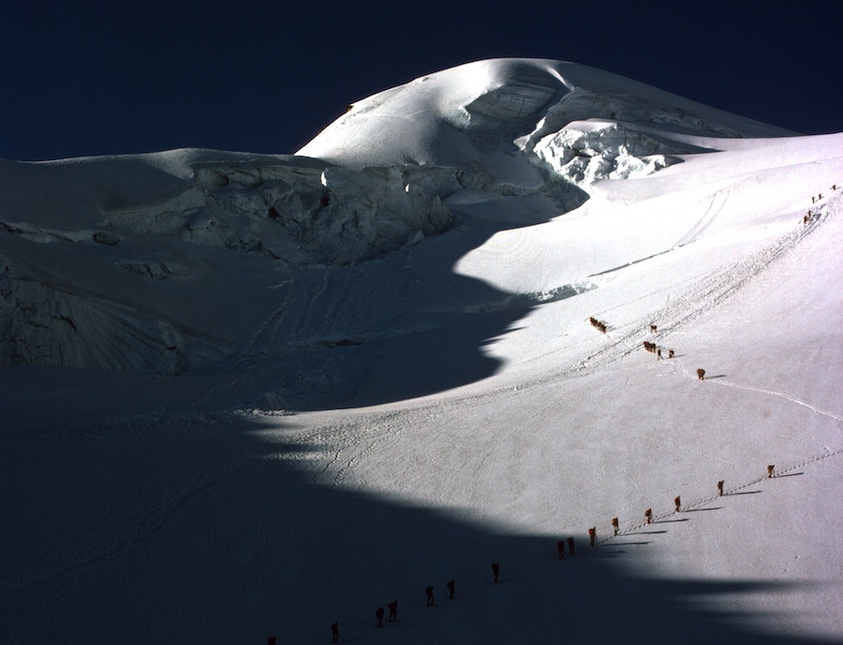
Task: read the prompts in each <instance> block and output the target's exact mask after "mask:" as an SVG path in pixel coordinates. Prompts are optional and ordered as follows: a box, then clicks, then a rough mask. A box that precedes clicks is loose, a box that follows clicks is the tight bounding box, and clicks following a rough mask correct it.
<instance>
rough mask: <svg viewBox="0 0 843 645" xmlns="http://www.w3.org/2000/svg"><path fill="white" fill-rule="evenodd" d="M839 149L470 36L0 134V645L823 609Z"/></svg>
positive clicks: (623, 625)
mask: <svg viewBox="0 0 843 645" xmlns="http://www.w3.org/2000/svg"><path fill="white" fill-rule="evenodd" d="M841 151H843V134H830V135H822V136H797V135H795V134H793V133H788V132H785V131H782V130H780V129H778V128H775V127H773V126H767V125H765V124H761V123H757V122H753V121H751V120H748V119H744V118H742V117H739V116H736V115H731V114H728V113H725V112H722V111H719V110H716V109H714V108H710V107H706V106H704V105H700V104H698V103H694V102H692V101H688V100H685V99H682V98H680V97H676V96H673V95H671V94H668V93H666V92H663V91H661V90H658V89H656V88H652V87H649V86H646V85H643V84H641V83H637V82H635V81H632V80H629V79H625V78H622V77H619V76H616V75H613V74H610V73H608V72H603V71H600V70H596V69H592V68H588V67H585V66H581V65H577V64H574V63H568V62H560V61H549V60H534V59H497V60H488V61H479V62H475V63H470V64H467V65H463V66H460V67H456V68H453V69H449V70H444V71H442V72H437V73H434V74H430V75H428V76H426V77H424V78H420V79H417V80H415V81H413V82H411V83H408V84H406V85H402V86H400V87H396V88H393V89H389V90H386V91H384V92H381V93H379V94H376V95H374V96H371V97H368V98H365V99H362V100H359V101H356V102H355V103H354V104H353V105H352V106H350V109H349V111H348V112H347V113H345V114H344V115H343V116H342V117H340V118H339V119H338V120H337V121H336V122H335V123H333V124H331V125H330V126H328V127H327V128H326V129H325V130H323V131H322V132H321V133H319V134H318V135H317V136H316V137H315V138H314V139H313V140H312V141H311V142H310V143H308V144H307V145H306V146H304V148H302V149H301V150H300V151H299V152H298V153H297V154H296V155H253V154H247V153H235V152H223V151H212V150H199V149H190V150H173V151H169V152H163V153H157V154H150V155H139V156H120V157H104V158H83V159H68V160H61V161H55V162H45V163H22V162H14V161H0V365H2V367H0V409H2V410H3V418H4V424H3V427H2V431H0V473H2V475H0V504H2V507H1V508H2V511H3V515H4V517H5V518H7V521H5V522H3V525H2V528H0V542H2V544H3V545H4V548H3V550H2V556H0V642H2V643H15V644H18V643H43V642H52V641H56V642H68V643H90V642H125V643H164V642H167V643H194V642H207V643H233V642H237V643H252V642H254V643H261V642H266V639H267V638H268V637H269V636H271V635H277V636H278V642H279V643H282V642H283V643H321V642H328V638H329V637H330V633H331V632H330V626H331V624H332V623H334V622H338V624H339V630H340V636H341V642H347V641H351V640H360V642H381V641H383V642H387V641H389V642H401V643H430V642H452V643H480V642H543V641H544V642H555V641H557V640H564V641H566V642H568V641H570V642H586V641H591V640H595V641H597V640H599V641H601V642H609V643H628V642H648V643H649V642H655V643H674V642H687V643H710V642H718V643H755V642H757V643H761V642H764V643H767V644H769V643H777V644H780V645H783V644H791V643H793V644H795V643H830V642H843V618H841V611H840V598H841V597H843V557H841V549H840V539H839V535H840V532H841V529H843V526H841V520H840V517H841V510H842V509H841V506H840V499H841V493H843V490H841V482H843V477H841V468H843V461H841V459H843V404H842V403H841V401H843V397H841V396H840V394H841V392H840V386H839V375H840V366H841V365H843V333H842V332H841V330H843V326H841V324H840V321H841V319H843V297H841V290H840V283H841V278H843V260H842V259H841V255H840V253H839V249H840V248H841V244H843V219H842V218H843V202H841V199H840V197H841V195H843V152H841ZM645 342H646V343H647V344H648V345H647V346H648V347H651V348H653V349H655V350H656V351H655V352H648V351H646V350H645V348H644V343H645ZM658 350H660V351H661V355H660V356H659V354H658V353H657V352H658ZM698 369H704V370H705V374H704V378H703V379H699V378H698V377H697V370H698ZM770 465H772V466H773V469H772V474H773V477H769V476H768V474H769V473H768V466H770ZM718 481H723V482H724V494H723V495H722V496H720V495H718V492H717V489H716V484H717V482H718ZM676 496H680V498H681V505H680V509H679V511H678V512H677V511H676V508H675V503H674V498H676ZM648 508H650V509H652V512H653V518H654V522H653V523H652V524H647V523H645V517H644V511H645V510H646V509H648ZM614 519H617V534H615V532H614V529H613V524H612V521H613V520H614ZM592 527H593V528H595V530H596V539H595V545H594V546H593V547H590V546H589V541H588V535H587V531H588V529H590V528H592ZM568 537H572V538H574V539H575V542H576V553H575V554H571V553H570V552H569V551H568V547H567V538H568ZM560 540H562V541H563V543H564V544H565V554H566V557H565V559H564V560H563V561H560V560H559V557H558V552H557V547H556V545H557V542H558V541H560ZM492 562H499V563H500V565H501V567H500V568H501V575H500V581H499V582H498V583H494V582H492V573H491V569H490V564H491V563H492ZM452 579H453V580H455V581H456V594H455V598H454V599H453V600H451V599H449V598H448V595H447V594H446V593H445V583H446V582H447V581H449V580H452ZM431 585H432V586H433V587H434V592H435V594H436V604H435V605H434V606H433V607H426V606H425V602H426V597H425V594H424V593H423V592H424V589H425V587H428V586H431ZM396 599H397V600H398V601H399V604H398V621H396V622H394V623H392V622H385V623H384V626H383V628H382V629H378V627H377V626H376V621H375V610H376V608H377V607H386V606H387V603H390V602H392V601H394V600H396Z"/></svg>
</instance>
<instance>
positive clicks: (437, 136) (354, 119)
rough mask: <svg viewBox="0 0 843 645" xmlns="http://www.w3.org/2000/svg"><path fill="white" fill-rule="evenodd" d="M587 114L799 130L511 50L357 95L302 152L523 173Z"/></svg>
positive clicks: (763, 132)
mask: <svg viewBox="0 0 843 645" xmlns="http://www.w3.org/2000/svg"><path fill="white" fill-rule="evenodd" d="M588 119H609V120H612V121H615V122H618V123H622V124H624V126H623V127H634V126H635V125H636V124H639V125H643V124H647V125H657V126H659V127H660V128H662V129H664V130H665V131H667V132H684V133H687V134H697V135H705V136H717V137H769V136H782V135H786V134H792V133H789V132H787V131H785V130H782V129H781V128H776V127H772V126H768V125H765V124H762V123H759V122H756V121H752V120H750V119H746V118H743V117H740V116H736V115H733V114H729V113H727V112H723V111H721V110H716V109H713V108H710V107H707V106H705V105H701V104H699V103H696V102H694V101H690V100H687V99H683V98H681V97H679V96H676V95H673V94H670V93H668V92H664V91H662V90H659V89H656V88H654V87H651V86H648V85H645V84H643V83H638V82H636V81H632V80H630V79H627V78H624V77H622V76H618V75H616V74H612V73H609V72H604V71H602V70H599V69H595V68H592V67H587V66H584V65H578V64H576V63H570V62H561V61H553V60H540V59H522V58H502V59H492V60H482V61H477V62H473V63H468V64H465V65H461V66H459V67H455V68H452V69H447V70H444V71H441V72H438V73H435V74H430V75H427V76H424V77H422V78H419V79H416V80H414V81H412V82H410V83H407V84H406V85H401V86H399V87H395V88H392V89H389V90H386V91H384V92H381V93H379V94H376V95H374V96H371V97H369V98H366V99H363V100H360V101H357V102H355V103H354V104H353V105H350V106H349V110H348V111H347V112H346V113H345V114H344V115H343V116H341V117H340V118H339V119H337V120H336V121H335V122H334V123H332V124H331V125H329V126H328V127H327V128H326V129H325V130H323V131H322V132H321V133H320V134H319V135H318V136H316V137H315V138H314V139H313V140H312V141H310V142H309V143H308V144H307V145H305V146H304V147H303V148H302V149H301V150H299V151H298V153H297V154H300V155H307V156H311V157H318V158H320V159H324V160H326V161H330V162H331V163H335V164H339V165H344V166H367V165H384V164H402V163H415V164H430V165H455V166H461V167H480V168H482V169H483V170H486V171H490V172H493V174H496V175H504V174H505V173H506V171H507V170H508V171H509V172H510V173H515V174H516V176H518V171H519V170H520V171H522V172H526V170H525V169H524V166H523V165H518V164H517V163H516V161H514V159H518V158H519V155H518V154H517V152H518V151H522V152H525V153H529V152H531V151H532V150H533V149H534V148H535V147H536V145H538V143H539V142H540V141H541V140H542V139H544V138H545V137H548V136H551V135H555V134H557V133H559V132H560V131H561V130H563V128H565V127H566V126H567V125H568V124H570V123H573V122H576V121H583V120H588ZM510 179H512V178H511V177H510Z"/></svg>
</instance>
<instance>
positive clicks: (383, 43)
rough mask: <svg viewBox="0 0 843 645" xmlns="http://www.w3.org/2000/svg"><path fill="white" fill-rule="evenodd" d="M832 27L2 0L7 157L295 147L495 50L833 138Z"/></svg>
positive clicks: (822, 23) (818, 13)
mask: <svg viewBox="0 0 843 645" xmlns="http://www.w3.org/2000/svg"><path fill="white" fill-rule="evenodd" d="M616 5H617V6H618V7H620V8H616ZM676 6H679V7H680V8H675V7H676ZM667 7H670V8H667ZM841 28H843V3H837V2H810V1H805V2H800V3H771V2H755V1H749V2H747V1H740V2H739V1H733V2H728V3H726V2H723V3H720V2H707V3H652V2H651V3H609V2H605V3H590V2H577V3H569V2H565V1H563V0H557V1H555V2H543V1H536V2H508V3H504V4H501V3H471V2H459V1H457V2H418V1H417V2H415V3H408V2H391V3H380V2H378V3H365V2H356V3H355V2H342V3H338V2H332V1H330V0H324V1H323V2H319V3H311V2H306V1H304V2H302V1H301V0H297V2H286V1H284V0H277V1H276V2H272V3H235V2H231V1H229V2H222V1H220V0H207V1H206V2H198V1H195V0H189V1H186V2H179V1H178V0H169V1H166V2H165V1H162V0H137V1H136V2H132V3H120V2H117V3H102V2H100V0H97V1H96V2H92V1H91V0H78V1H76V2H64V1H59V0H29V1H27V2H14V3H12V2H8V3H2V5H0V56H2V59H3V61H4V64H3V65H2V66H0V158H6V159H18V160H42V159H56V158H63V157H74V156H83V155H101V154H124V153H136V152H153V151H158V150H167V149H171V148H180V147H188V146H195V147H202V148H217V149H224V150H237V151H249V152H267V153H292V152H295V151H296V150H297V149H298V148H299V147H301V146H302V145H304V144H305V143H306V142H307V141H308V140H310V139H311V138H312V137H313V136H315V135H316V134H317V133H318V131H319V130H320V129H321V128H322V127H324V126H325V125H327V124H328V123H330V122H331V121H332V120H333V119H334V118H336V117H337V116H338V115H339V114H341V113H342V111H343V109H344V108H345V106H346V105H347V104H349V103H351V102H353V101H355V100H357V99H360V98H363V97H365V96H369V95H371V94H374V93H375V92H378V91H380V90H383V89H386V88H388V87H392V86H395V85H398V84H401V83H405V82H408V81H410V80H412V79H414V78H416V77H419V76H422V75H424V74H427V73H430V72H433V71H438V70H441V69H445V68H447V67H452V66H455V65H459V64H461V63H465V62H470V61H473V60H478V59H482V58H492V57H500V56H524V57H538V58H554V59H559V60H569V61H573V62H577V63H582V64H585V65H591V66H594V67H599V68H601V69H605V70H607V71H611V72H615V73H617V74H621V75H623V76H627V77H629V78H632V79H635V80H637V81H642V82H645V83H649V84H651V85H654V86H656V87H659V88H661V89H664V90H667V91H670V92H673V93H675V94H679V95H681V96H684V97H686V98H690V99H693V100H696V101H700V102H702V103H705V104H707V105H711V106H713V107H717V108H720V109H723V110H727V111H730V112H734V113H737V114H741V115H743V116H746V117H750V118H754V119H758V120H760V121H764V122H767V123H770V124H773V125H778V126H781V127H784V128H788V129H791V130H795V131H797V132H802V133H824V132H839V131H843V110H841V93H842V92H841V80H840V74H841V73H843V49H842V48H841V41H840V37H839V34H840V33H841Z"/></svg>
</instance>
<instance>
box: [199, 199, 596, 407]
mask: <svg viewBox="0 0 843 645" xmlns="http://www.w3.org/2000/svg"><path fill="white" fill-rule="evenodd" d="M565 191H566V192H564V193H560V195H559V196H557V197H555V198H553V199H551V198H550V197H549V196H547V195H541V196H537V195H533V196H526V197H501V196H495V195H489V196H488V199H489V200H490V201H489V203H488V204H482V203H481V204H470V205H465V206H463V207H455V208H454V212H455V213H456V220H455V224H454V228H453V229H452V230H450V231H448V232H446V233H444V234H442V235H440V236H438V237H435V238H431V239H429V240H426V241H424V242H422V243H421V244H419V245H417V246H415V247H412V248H407V249H403V250H402V251H400V252H396V253H393V254H391V255H389V256H387V257H384V258H381V259H378V260H370V261H368V262H363V263H361V264H359V265H357V266H349V267H342V268H326V267H309V268H302V269H298V270H296V271H295V272H293V274H292V275H291V276H290V279H289V284H288V285H287V286H286V287H285V289H286V290H287V291H286V294H285V299H286V302H287V303H294V304H292V305H290V306H288V307H287V308H286V309H285V310H284V311H283V312H282V313H281V314H279V318H278V320H274V321H272V322H271V323H270V324H268V325H266V326H265V332H264V334H263V335H262V336H259V337H257V338H256V340H255V342H254V344H253V345H254V346H253V347H251V348H250V350H249V352H247V353H244V354H240V355H237V356H235V357H234V358H233V359H232V360H230V361H229V362H228V363H227V364H226V365H223V366H220V367H217V368H213V369H211V370H208V371H206V372H201V373H197V372H194V373H192V374H186V375H185V376H183V377H182V378H185V379H189V378H191V377H193V376H197V375H198V376H204V375H205V374H209V373H210V374H213V375H214V376H217V375H219V376H220V378H226V377H227V376H230V377H231V378H236V379H237V380H238V382H239V383H240V384H241V385H242V386H243V388H244V391H245V390H247V389H248V388H247V386H248V387H251V388H253V389H254V391H255V392H257V393H258V394H261V393H267V394H268V395H269V399H268V401H269V402H268V404H269V405H270V407H271V406H272V405H273V402H274V406H275V407H278V408H285V409H294V410H313V409H336V408H343V407H360V406H369V405H378V404H383V403H388V402H394V401H401V400H407V399H411V398H416V397H419V396H424V395H429V394H434V393H437V392H443V391H446V390H449V389H452V388H455V387H458V386H461V385H465V384H468V383H472V382H476V381H479V380H482V379H484V378H487V377H489V376H491V375H493V374H494V373H495V372H496V371H497V370H498V369H499V368H500V366H501V364H500V361H499V360H497V359H495V358H493V357H490V356H489V355H488V353H487V352H486V351H485V349H486V346H487V345H489V344H490V343H493V342H494V341H495V339H497V338H499V337H501V336H502V335H505V334H506V333H508V332H509V331H511V330H512V329H513V328H515V327H517V326H518V324H519V323H518V321H520V320H521V319H523V318H524V317H525V316H526V315H527V314H528V313H529V312H530V310H531V309H532V308H534V307H536V306H538V305H539V302H540V301H541V302H548V301H551V300H561V299H564V298H568V297H573V296H576V295H577V293H578V291H577V290H576V289H575V288H574V287H573V286H571V285H554V288H553V290H552V292H551V293H543V294H541V296H539V295H538V294H514V293H508V292H504V291H501V290H499V289H496V288H495V287H493V286H491V285H490V284H489V283H487V282H485V281H483V280H480V279H476V278H473V277H467V276H464V275H460V274H458V273H457V272H456V271H455V269H454V267H455V265H456V264H457V262H458V261H459V260H460V259H461V258H463V257H464V256H465V255H466V254H468V253H469V252H471V251H472V250H474V249H477V248H478V247H480V246H481V245H483V244H484V243H485V242H486V241H487V240H488V239H489V238H490V237H492V236H493V235H495V234H496V233H499V232H501V231H505V230H510V229H514V228H521V227H528V226H533V225H536V224H540V223H542V222H546V221H548V220H549V219H550V218H552V217H554V216H556V215H559V214H560V213H561V212H563V211H564V208H565V207H564V206H563V204H565V203H567V204H568V207H569V208H570V207H573V206H574V205H576V204H579V203H582V202H583V201H584V200H585V199H586V195H585V193H582V192H581V191H578V189H573V188H566V189H565ZM486 211H491V212H492V215H491V216H490V215H488V213H487V212H486ZM507 211H509V213H510V214H509V215H505V216H502V214H505V213H506V212H507ZM513 214H515V215H513ZM537 252H541V250H540V249H537ZM501 257H504V256H501ZM293 310H295V311H296V313H295V314H293V313H291V312H292V311H293ZM258 403H261V402H260V401H259V402H258Z"/></svg>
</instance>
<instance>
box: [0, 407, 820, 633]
mask: <svg viewBox="0 0 843 645" xmlns="http://www.w3.org/2000/svg"><path fill="white" fill-rule="evenodd" d="M274 421H275V429H274V431H273V432H272V433H271V434H266V431H267V430H268V428H267V427H266V426H265V425H264V424H262V423H261V422H257V421H254V420H251V419H249V418H238V417H236V416H232V415H228V416H215V415H213V414H206V415H188V416H182V417H179V416H171V417H164V418H160V419H156V418H154V417H149V416H147V417H137V418H133V419H132V418H125V419H124V420H117V421H109V422H104V421H96V420H92V421H90V422H76V423H73V424H70V425H68V424H61V425H60V426H54V427H50V428H46V427H45V428H42V429H40V430H38V429H32V431H30V432H27V433H25V434H24V433H6V434H3V435H2V436H0V441H2V444H0V448H2V449H1V450H0V459H2V464H0V466H2V469H0V473H2V475H0V482H2V493H3V498H2V499H3V500H4V501H3V509H2V512H3V517H4V518H5V519H4V523H3V524H4V526H3V529H2V531H3V536H2V537H3V544H4V548H3V549H2V556H0V558H2V560H0V572H2V581H1V582H0V617H1V618H0V642H3V643H9V644H24V643H46V642H61V643H79V644H83V643H126V644H132V643H137V644H139V645H140V644H144V645H147V644H149V643H174V644H178V643H205V644H209V645H210V644H214V643H226V644H229V643H243V644H248V643H258V644H262V643H265V642H266V638H267V637H268V636H270V635H277V636H278V642H279V643H285V644H286V643H325V642H329V638H330V624H331V623H332V622H334V621H338V623H339V626H340V633H341V635H342V638H343V640H342V642H349V641H352V640H354V641H355V642H361V643H366V642H372V643H374V642H394V643H425V642H437V641H433V640H431V639H432V638H435V637H437V636H438V638H439V639H440V640H439V641H438V642H449V643H490V642H525V643H536V642H598V641H599V642H608V643H630V642H633V643H637V642H641V643H676V642H683V643H700V644H703V643H705V644H708V643H727V644H730V643H734V644H738V643H742V644H743V643H762V642H763V643H765V644H767V645H770V644H775V645H785V644H793V645H796V643H811V642H820V641H812V640H810V639H807V638H800V637H791V636H786V635H783V634H780V633H778V634H777V633H766V632H764V633H762V632H759V631H754V630H753V629H752V628H751V627H750V624H751V620H752V619H753V616H742V615H740V614H737V613H734V612H730V611H727V610H725V609H718V608H717V607H723V606H724V603H723V601H724V600H728V599H730V598H739V597H740V596H741V595H743V594H758V593H768V592H769V593H782V592H788V591H789V592H797V591H799V589H797V588H793V589H788V588H787V587H784V586H782V585H781V584H778V583H776V582H773V581H770V582H757V581H754V582H750V581H741V580H729V581H710V580H707V581H703V580H676V579H666V578H660V577H658V576H644V575H642V574H641V573H638V572H637V571H640V569H639V568H636V566H635V563H636V557H637V556H636V554H638V553H641V549H658V548H659V545H658V542H659V539H660V538H659V537H658V536H654V537H653V540H652V542H653V544H646V545H640V544H637V543H636V542H635V541H633V542H630V540H629V539H628V538H625V537H624V536H620V537H619V538H618V540H617V544H615V545H612V544H611V541H610V542H608V543H606V544H605V546H604V547H602V548H594V549H589V548H588V547H587V538H585V536H583V535H577V536H575V537H576V538H577V541H578V551H577V554H576V555H575V556H574V557H570V556H569V557H567V558H566V559H565V561H563V562H560V561H558V560H557V556H556V549H555V541H554V539H552V538H548V537H547V536H531V535H509V534H505V533H502V532H500V531H496V530H493V529H489V528H484V527H483V526H482V525H479V524H476V523H471V522H469V521H466V520H465V519H464V518H461V517H459V516H457V515H455V514H454V512H450V513H445V512H443V511H440V510H437V509H431V508H415V507H412V506H410V505H407V504H405V503H402V502H401V501H399V500H395V499H385V498H383V497H379V496H376V495H373V494H370V493H365V492H354V491H350V490H343V489H340V488H333V487H326V486H324V485H322V484H321V483H320V480H319V477H318V476H317V475H316V473H318V472H319V471H320V470H321V469H322V468H323V467H324V464H325V463H327V461H329V460H330V458H331V456H330V455H322V456H321V457H320V459H317V460H316V461H314V462H313V468H302V467H299V466H296V465H295V464H296V462H297V461H298V463H301V464H306V463H308V462H307V459H308V458H310V457H317V456H319V454H320V450H321V446H319V445H299V444H298V442H296V441H293V440H292V437H294V436H295V431H296V424H297V419H296V417H295V416H290V417H276V418H275V419H274ZM285 436H289V438H290V439H285ZM667 530H668V531H669V530H670V529H667ZM660 532H661V531H660ZM559 537H567V536H559ZM491 562H500V563H501V580H500V583H499V584H497V585H495V584H492V582H491V579H492V574H491V570H490V566H489V565H490V563H491ZM452 578H453V579H455V580H456V589H457V597H456V598H455V599H454V600H453V601H449V600H448V599H447V593H446V590H445V583H446V581H448V580H450V579H452ZM428 585H433V586H434V588H435V591H436V594H437V603H436V607H435V608H430V609H428V608H426V607H425V606H424V605H425V596H424V589H425V587H426V586H428ZM396 599H397V600H398V601H399V621H398V622H397V623H395V624H389V625H387V623H386V622H385V623H384V629H382V630H376V629H375V620H374V612H375V608H376V607H378V606H384V607H385V606H386V603H388V602H390V601H392V600H396ZM775 622H776V619H775V618H774V619H772V620H771V621H770V624H772V623H775ZM443 634H446V635H447V636H446V637H445V639H444V640H442V635H443Z"/></svg>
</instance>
